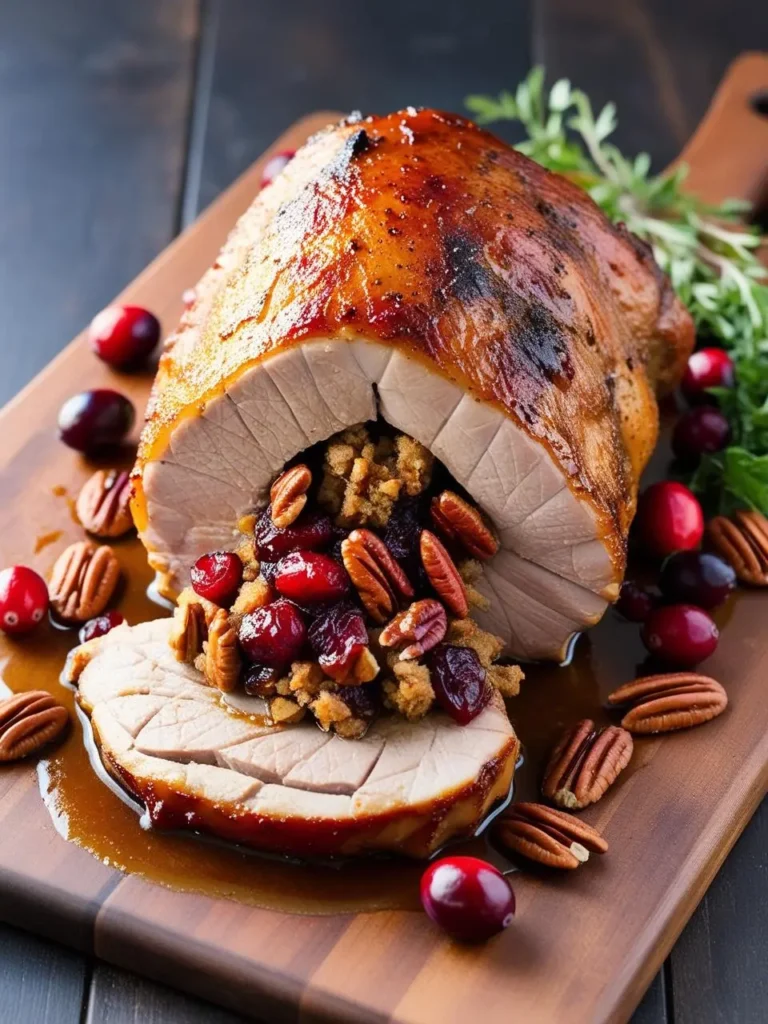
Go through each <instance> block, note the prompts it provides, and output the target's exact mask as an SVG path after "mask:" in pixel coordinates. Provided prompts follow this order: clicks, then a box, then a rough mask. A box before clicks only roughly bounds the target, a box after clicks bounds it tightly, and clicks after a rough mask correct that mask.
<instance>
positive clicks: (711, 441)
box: [672, 405, 731, 466]
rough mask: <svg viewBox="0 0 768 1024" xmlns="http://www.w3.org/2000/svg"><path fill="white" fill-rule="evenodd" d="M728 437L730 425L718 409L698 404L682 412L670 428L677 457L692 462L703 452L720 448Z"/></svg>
mask: <svg viewBox="0 0 768 1024" xmlns="http://www.w3.org/2000/svg"><path fill="white" fill-rule="evenodd" d="M730 439H731V427H730V424H729V423H728V420H727V419H726V418H725V416H723V414H722V413H721V412H720V410H719V409H713V408H712V406H711V405H700V406H697V407H696V408H695V409H689V410H688V412H686V413H683V415H682V416H681V417H680V419H679V420H678V421H677V423H676V424H675V429H674V431H673V432H672V451H673V452H674V453H675V456H676V458H678V459H679V460H680V461H681V462H683V463H685V464H686V465H689V466H695V465H696V464H697V463H698V462H699V461H700V459H701V457H702V455H708V454H711V453H712V452H719V451H722V450H723V448H725V447H726V445H727V444H728V442H729V441H730Z"/></svg>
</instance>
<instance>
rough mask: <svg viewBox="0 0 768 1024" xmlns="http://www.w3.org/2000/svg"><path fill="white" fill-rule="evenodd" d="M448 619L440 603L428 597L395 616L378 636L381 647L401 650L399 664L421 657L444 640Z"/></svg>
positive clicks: (415, 602)
mask: <svg viewBox="0 0 768 1024" xmlns="http://www.w3.org/2000/svg"><path fill="white" fill-rule="evenodd" d="M447 629H448V616H447V615H446V614H445V608H443V606H442V605H441V604H440V602H439V601H434V600H432V598H427V599H425V600H423V601H414V602H413V604H412V605H410V607H409V608H407V609H406V610H405V611H404V612H400V614H399V615H396V616H395V617H394V619H392V621H391V622H390V623H388V624H387V625H386V626H385V627H384V629H382V631H381V633H380V635H379V643H380V644H381V646H382V647H401V646H404V650H403V651H402V652H401V653H400V658H401V660H402V661H409V660H411V659H413V658H420V657H421V656H422V654H426V653H427V651H431V650H432V648H433V647H436V646H437V645H438V644H439V643H440V642H441V641H442V639H443V638H444V637H445V634H446V631H447Z"/></svg>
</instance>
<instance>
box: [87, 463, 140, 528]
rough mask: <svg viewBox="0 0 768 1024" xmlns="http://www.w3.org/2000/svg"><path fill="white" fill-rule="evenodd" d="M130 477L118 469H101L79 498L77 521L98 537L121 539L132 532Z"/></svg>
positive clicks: (88, 481)
mask: <svg viewBox="0 0 768 1024" xmlns="http://www.w3.org/2000/svg"><path fill="white" fill-rule="evenodd" d="M130 502H131V478H130V476H129V475H128V473H126V472H124V471H123V472H122V473H120V472H118V471H117V470H116V469H99V470H97V471H96V472H95V473H94V474H93V476H92V477H90V478H89V479H88V480H86V482H85V483H84V484H83V488H82V490H81V491H80V494H79V495H78V496H77V503H76V506H75V509H76V511H77V518H78V519H79V520H80V522H81V523H82V524H83V527H84V528H85V529H86V530H87V531H88V533H92V534H94V536H96V537H121V536H122V535H123V534H124V533H127V532H128V531H129V530H131V529H133V516H132V515H131V505H130Z"/></svg>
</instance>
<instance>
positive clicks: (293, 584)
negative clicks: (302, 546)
mask: <svg viewBox="0 0 768 1024" xmlns="http://www.w3.org/2000/svg"><path fill="white" fill-rule="evenodd" d="M275 587H276V588H277V590H278V591H279V592H280V593H281V594H282V595H283V597H289V598H290V599H291V600H292V601H298V602H299V603H304V602H306V603H308V604H314V603H316V602H318V601H338V600H340V599H341V598H342V597H344V595H345V594H346V593H348V591H349V577H348V576H347V573H346V571H345V569H344V567H343V566H341V565H339V563H338V562H337V561H335V560H334V559H333V558H330V557H329V556H328V555H319V554H317V552H316V551H292V552H291V554H290V555H286V556H285V558H283V559H281V560H280V562H279V563H278V566H277V572H276V573H275Z"/></svg>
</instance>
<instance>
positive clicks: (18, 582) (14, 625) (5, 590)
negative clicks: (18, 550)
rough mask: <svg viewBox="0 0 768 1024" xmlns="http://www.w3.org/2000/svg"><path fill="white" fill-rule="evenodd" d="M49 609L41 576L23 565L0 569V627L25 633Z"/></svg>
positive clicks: (32, 627) (46, 592) (45, 588)
mask: <svg viewBox="0 0 768 1024" xmlns="http://www.w3.org/2000/svg"><path fill="white" fill-rule="evenodd" d="M47 611H48V587H47V586H46V583H45V580H44V579H43V577H42V576H39V575H38V574H37V573H36V572H35V570H34V569H30V568H29V567H28V566H26V565H14V566H11V568H9V569H3V571H2V572H0V630H2V631H3V632H4V633H27V632H28V631H29V630H30V629H34V628H35V626H37V625H38V623H40V622H42V620H43V617H44V615H45V613H46V612H47Z"/></svg>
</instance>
